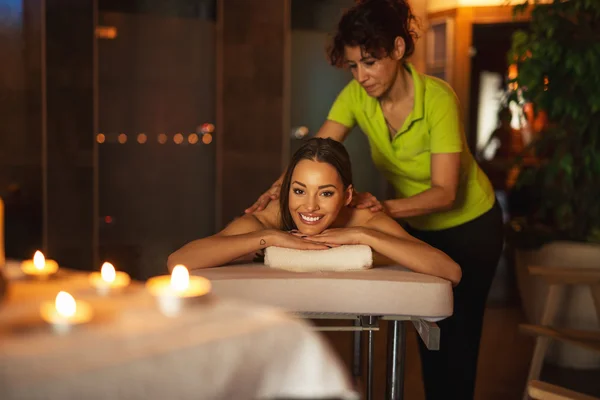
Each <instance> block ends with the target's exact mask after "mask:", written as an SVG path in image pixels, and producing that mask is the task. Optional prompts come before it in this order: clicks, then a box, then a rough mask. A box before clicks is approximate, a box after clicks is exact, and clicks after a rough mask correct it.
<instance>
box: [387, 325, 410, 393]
mask: <svg viewBox="0 0 600 400" xmlns="http://www.w3.org/2000/svg"><path fill="white" fill-rule="evenodd" d="M405 350H406V335H405V329H404V321H390V322H389V325H388V337H387V371H386V374H387V377H386V396H385V398H386V399H387V400H402V398H403V397H404V356H405Z"/></svg>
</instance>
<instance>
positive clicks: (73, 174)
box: [45, 0, 94, 269]
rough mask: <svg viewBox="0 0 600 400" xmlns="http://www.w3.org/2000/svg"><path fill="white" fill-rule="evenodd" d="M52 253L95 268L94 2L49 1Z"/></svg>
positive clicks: (49, 226) (49, 217)
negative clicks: (93, 244)
mask: <svg viewBox="0 0 600 400" xmlns="http://www.w3.org/2000/svg"><path fill="white" fill-rule="evenodd" d="M46 21H47V22H46V75H47V91H46V102H47V110H48V118H47V166H46V168H47V169H46V174H47V203H46V209H45V212H46V215H47V220H46V232H45V233H46V242H47V251H48V256H50V257H52V258H56V259H57V260H59V262H60V263H61V264H62V265H65V266H68V267H72V268H82V269H90V268H93V251H92V235H93V143H94V142H93V141H94V134H93V131H94V121H93V115H94V114H93V112H94V101H93V99H94V93H93V82H94V81H93V68H94V65H93V64H94V60H93V46H94V2H93V1H80V0H47V1H46Z"/></svg>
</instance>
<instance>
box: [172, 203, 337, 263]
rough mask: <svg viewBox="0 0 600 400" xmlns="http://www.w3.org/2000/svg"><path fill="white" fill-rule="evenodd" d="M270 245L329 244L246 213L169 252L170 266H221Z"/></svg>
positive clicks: (302, 246) (308, 246) (315, 246)
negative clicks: (219, 230)
mask: <svg viewBox="0 0 600 400" xmlns="http://www.w3.org/2000/svg"><path fill="white" fill-rule="evenodd" d="M271 208H273V207H271ZM269 246H278V247H287V248H291V249H303V250H325V249H327V248H328V247H327V246H325V245H323V244H320V243H313V242H310V241H308V240H304V239H302V238H298V237H295V236H293V235H291V234H289V233H287V232H283V231H281V230H279V229H274V228H268V227H266V226H265V225H264V224H263V223H262V222H261V221H260V220H259V219H258V218H256V217H255V216H254V215H244V216H242V217H240V218H238V219H236V220H234V221H233V222H231V223H230V224H229V225H228V226H227V227H226V228H225V229H223V230H222V231H221V232H219V233H217V234H216V235H213V236H209V237H206V238H203V239H198V240H194V241H193V242H190V243H188V244H186V245H185V246H183V247H182V248H180V249H179V250H177V251H176V252H174V253H173V254H171V255H170V256H169V258H168V260H167V266H168V268H169V270H172V269H173V267H174V266H175V265H177V264H183V265H185V266H186V267H187V268H188V269H191V270H193V269H200V268H210V267H218V266H221V265H226V264H228V263H230V262H232V261H233V260H236V259H238V258H240V257H243V256H245V255H247V254H252V253H255V252H256V251H258V250H261V249H264V248H267V247H269Z"/></svg>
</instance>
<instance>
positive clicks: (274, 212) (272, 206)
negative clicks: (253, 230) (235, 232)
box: [252, 200, 281, 228]
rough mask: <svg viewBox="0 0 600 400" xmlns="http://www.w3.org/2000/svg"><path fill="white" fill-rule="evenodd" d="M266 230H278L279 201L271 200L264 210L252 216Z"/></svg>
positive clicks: (279, 219)
mask: <svg viewBox="0 0 600 400" xmlns="http://www.w3.org/2000/svg"><path fill="white" fill-rule="evenodd" d="M252 215H253V216H254V217H255V218H256V219H258V220H259V221H260V223H262V224H263V225H264V226H265V227H266V228H279V226H280V225H281V224H280V221H281V217H280V215H279V200H271V201H270V202H269V204H268V205H267V207H266V208H265V209H264V210H261V211H256V212H255V213H253V214H252Z"/></svg>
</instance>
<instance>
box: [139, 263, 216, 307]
mask: <svg viewBox="0 0 600 400" xmlns="http://www.w3.org/2000/svg"><path fill="white" fill-rule="evenodd" d="M146 288H147V289H148V291H149V292H150V293H151V294H152V295H153V296H154V297H155V298H156V300H157V302H158V307H159V309H160V311H161V312H162V313H163V314H165V315H167V316H169V317H172V316H175V315H177V314H179V312H180V311H181V309H182V308H183V307H184V305H185V304H188V303H190V302H193V301H194V300H197V299H199V298H201V297H202V296H204V295H206V294H208V293H210V290H211V284H210V281H209V280H208V279H206V278H203V277H201V276H190V274H189V272H188V270H187V268H186V267H185V266H183V265H176V266H175V267H174V268H173V272H171V275H170V276H169V275H162V276H156V277H154V278H150V279H148V282H146Z"/></svg>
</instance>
